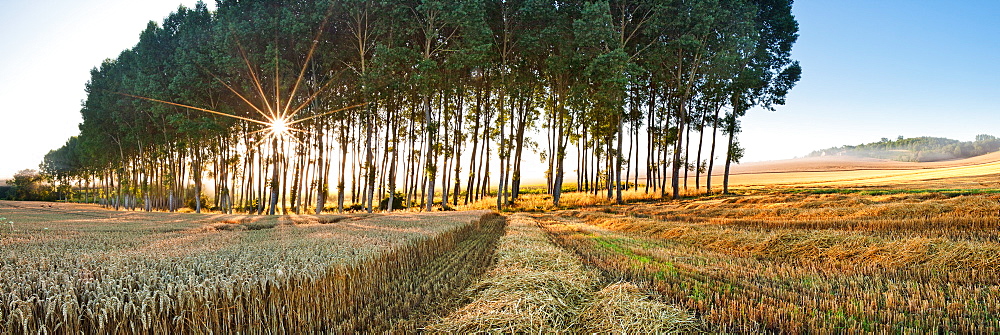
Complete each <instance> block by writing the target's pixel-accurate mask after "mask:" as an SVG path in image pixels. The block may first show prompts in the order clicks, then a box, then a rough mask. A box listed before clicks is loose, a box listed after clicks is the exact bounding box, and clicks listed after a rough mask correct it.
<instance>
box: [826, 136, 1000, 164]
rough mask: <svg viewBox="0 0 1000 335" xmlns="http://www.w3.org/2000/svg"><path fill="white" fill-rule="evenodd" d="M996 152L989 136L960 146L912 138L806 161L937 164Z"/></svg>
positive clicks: (998, 147) (998, 146)
mask: <svg viewBox="0 0 1000 335" xmlns="http://www.w3.org/2000/svg"><path fill="white" fill-rule="evenodd" d="M996 151H1000V140H998V139H997V138H996V137H995V136H992V135H977V136H976V140H975V141H970V142H962V141H958V140H952V139H948V138H942V137H927V136H923V137H913V138H903V137H902V136H900V137H899V138H897V139H896V140H889V139H888V138H882V140H881V141H879V142H872V143H865V144H859V145H845V146H841V147H833V148H829V149H823V150H817V151H813V152H812V153H810V154H809V157H824V156H852V157H865V158H877V159H888V160H895V161H900V162H937V161H945V160H953V159H962V158H969V157H976V156H981V155H985V154H988V153H992V152H996Z"/></svg>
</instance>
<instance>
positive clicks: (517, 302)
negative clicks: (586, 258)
mask: <svg viewBox="0 0 1000 335" xmlns="http://www.w3.org/2000/svg"><path fill="white" fill-rule="evenodd" d="M604 281H605V280H604V279H603V278H602V277H601V275H600V274H599V273H595V272H594V271H593V270H591V269H588V268H586V267H585V266H584V264H583V263H582V262H581V261H580V259H578V258H577V257H575V256H574V255H573V254H571V253H569V252H567V251H565V250H562V249H560V248H559V247H557V246H554V245H553V244H552V243H551V242H550V241H549V240H548V238H546V236H545V234H544V233H543V232H542V231H541V230H540V229H539V227H538V223H537V222H536V221H535V220H533V219H531V218H529V217H527V216H526V215H524V214H515V215H513V216H512V217H511V220H510V224H509V225H508V227H507V233H506V235H504V236H503V237H502V238H501V239H500V245H499V247H498V249H497V264H496V267H494V268H493V269H492V270H490V271H489V272H488V273H486V274H485V275H484V276H483V279H482V280H480V281H479V282H478V283H476V284H475V285H473V286H472V287H471V288H470V289H469V291H468V293H467V295H468V296H470V298H472V302H471V303H469V304H468V305H466V306H465V307H462V308H461V309H459V310H457V311H455V312H454V313H451V314H450V315H448V316H446V317H443V318H441V319H440V320H438V321H437V322H435V323H432V324H431V325H430V326H429V327H428V328H427V330H429V331H431V332H435V333H506V334H510V333H527V334H543V333H620V334H642V333H660V334H662V333H679V332H690V331H694V330H697V329H698V328H697V323H696V322H695V319H694V317H693V316H692V315H691V314H690V313H688V312H687V311H685V310H683V309H680V308H677V307H674V306H670V305H668V304H665V303H663V302H662V301H660V300H658V299H659V298H660V297H659V296H658V295H656V294H655V293H652V292H649V289H648V288H646V287H643V288H640V287H638V286H636V284H633V283H630V282H617V283H612V284H611V285H606V284H604V283H603V282H604ZM602 287H603V288H602ZM651 293H652V296H651Z"/></svg>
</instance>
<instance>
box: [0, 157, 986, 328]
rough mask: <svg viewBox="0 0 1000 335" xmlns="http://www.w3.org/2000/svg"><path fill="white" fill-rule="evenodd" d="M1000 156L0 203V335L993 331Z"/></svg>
mask: <svg viewBox="0 0 1000 335" xmlns="http://www.w3.org/2000/svg"><path fill="white" fill-rule="evenodd" d="M992 164H995V163H993V162H984V163H982V164H979V165H976V164H970V165H966V166H926V167H925V168H919V169H914V168H908V169H895V168H893V169H867V170H861V169H855V170H850V169H847V170H843V169H832V168H831V169H828V170H826V171H817V170H821V169H816V168H814V169H813V170H811V172H803V171H789V170H787V169H786V170H785V171H766V172H763V173H760V174H758V176H765V177H766V178H765V177H761V178H760V179H757V180H756V181H754V180H753V179H752V178H749V177H750V176H752V174H739V175H737V177H738V178H744V179H738V178H737V179H736V180H737V181H739V182H738V183H735V184H736V186H737V188H736V189H735V191H736V192H735V194H734V195H728V196H721V195H715V196H691V197H688V198H686V199H685V200H681V201H673V202H671V201H661V200H658V199H649V198H648V197H643V196H641V195H636V194H632V195H631V196H630V198H631V199H633V202H632V203H630V204H627V205H613V204H607V203H602V202H601V201H591V200H592V198H590V197H585V196H579V195H569V196H568V198H567V199H568V200H573V199H574V198H573V197H574V196H575V197H578V198H579V199H577V200H575V202H574V201H570V203H575V204H578V205H577V206H576V207H573V208H561V209H554V208H550V209H547V210H537V208H536V207H533V206H534V203H536V202H538V200H537V199H532V198H531V197H525V199H524V200H523V204H524V206H521V207H520V208H522V209H531V211H529V212H525V213H503V215H497V214H496V213H494V212H492V211H458V212H436V213H400V214H344V215H323V216H239V215H195V214H178V213H138V212H114V211H107V210H103V209H100V208H98V207H95V206H91V205H75V204H53V203H36V202H0V217H6V218H8V219H9V221H13V222H14V223H13V224H6V223H5V224H4V225H2V226H0V246H2V249H0V292H3V295H2V296H0V320H2V321H3V322H2V323H0V333H39V332H43V333H46V332H47V333H88V334H97V333H102V334H104V333H120V334H126V333H150V332H155V333H162V332H172V333H177V332H183V333H204V332H215V333H220V332H221V333H234V332H242V333H257V332H271V333H303V332H328V333H351V332H363V333H371V332H402V333H412V332H432V333H455V332H461V333H468V332H493V333H519V332H528V333H580V332H586V333H607V332H615V333H622V332H625V333H640V332H641V333H692V332H709V333H758V332H766V333H871V332H879V333H888V332H891V333H928V332H951V333H995V332H998V331H1000V285H998V281H1000V280H998V278H1000V270H998V269H1000V229H998V228H1000V191H998V190H997V189H996V188H993V187H994V185H996V182H995V181H994V180H995V179H994V175H993V174H992V173H993V172H992V171H990V169H989V166H992ZM803 174H811V175H807V176H808V178H809V179H808V180H809V183H805V184H804V185H799V184H797V183H796V182H780V181H781V179H782V177H783V176H784V177H788V178H789V179H788V180H797V179H796V178H799V177H801V176H803ZM876 174H878V175H876ZM914 174H920V175H921V176H924V177H927V176H929V178H928V179H921V178H923V177H914ZM858 175H865V177H863V178H862V177H858ZM792 185H795V186H794V187H792ZM921 186H925V187H921ZM587 199H590V200H587Z"/></svg>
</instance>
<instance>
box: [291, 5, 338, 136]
mask: <svg viewBox="0 0 1000 335" xmlns="http://www.w3.org/2000/svg"><path fill="white" fill-rule="evenodd" d="M331 14H333V3H331V4H330V6H329V7H327V9H326V14H325V16H323V22H321V23H320V26H319V30H318V31H317V32H316V36H315V37H313V40H312V45H311V46H310V47H309V53H307V54H306V61H305V62H303V63H302V70H300V71H299V78H298V79H296V80H295V85H292V91H291V93H289V94H288V102H287V103H286V104H285V109H284V111H285V112H288V111H289V108H291V107H292V98H293V97H295V93H296V92H298V90H299V84H301V83H302V78H304V77H305V75H306V67H308V66H309V61H311V60H312V57H313V53H314V52H315V51H316V46H317V45H319V38H320V37H321V36H323V30H324V28H326V24H327V22H328V21H329V20H330V15H331ZM324 86H325V85H324ZM310 100H312V99H310ZM299 109H301V108H297V109H296V110H295V112H291V113H288V114H287V115H286V114H282V116H283V117H288V116H291V115H294V114H295V113H298V111H299Z"/></svg>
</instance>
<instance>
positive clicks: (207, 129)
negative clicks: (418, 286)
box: [41, 0, 801, 214]
mask: <svg viewBox="0 0 1000 335" xmlns="http://www.w3.org/2000/svg"><path fill="white" fill-rule="evenodd" d="M791 5H792V1H791V0H596V1H594V0H590V1H576V0H506V1H504V0H217V1H216V9H215V10H214V11H211V10H209V9H208V8H207V6H206V5H205V4H203V3H199V4H197V5H196V6H195V7H194V8H191V9H189V8H185V7H180V8H179V9H178V10H177V11H176V12H174V13H171V14H170V15H169V16H168V17H166V18H165V19H164V21H163V23H162V24H157V23H155V22H150V23H149V25H148V27H147V28H146V29H145V30H144V31H143V32H142V33H141V35H140V36H139V42H138V43H137V44H136V45H135V47H133V48H131V49H128V50H125V51H123V52H122V53H121V54H120V55H118V57H117V58H115V59H109V60H107V61H105V62H104V63H103V64H101V65H100V67H98V68H95V69H93V70H92V71H91V79H90V81H89V82H88V83H87V86H86V90H87V93H88V96H87V99H86V100H85V102H84V103H83V107H82V111H81V113H82V115H83V119H84V121H83V123H82V124H81V125H80V134H79V135H78V136H76V137H73V138H71V139H70V140H69V141H68V142H67V143H66V145H65V146H64V147H62V148H59V149H57V150H53V151H51V152H50V153H49V154H48V155H47V156H46V157H45V161H44V162H43V163H42V166H41V167H42V170H43V171H44V172H45V173H46V174H48V175H49V176H50V177H51V178H52V179H53V180H55V181H56V182H57V183H61V184H70V185H76V186H74V189H76V190H82V191H78V192H79V194H77V195H76V197H77V198H78V199H79V200H84V201H91V202H101V203H103V204H105V205H107V206H113V207H115V208H123V207H124V208H128V209H145V210H170V211H173V210H177V209H179V208H181V207H187V206H189V207H191V208H193V209H194V210H196V211H199V212H200V211H201V210H202V209H203V208H212V209H215V210H218V211H222V212H227V213H229V212H245V213H268V214H274V213H276V212H285V213H303V212H315V213H320V212H321V211H324V210H345V209H348V210H349V209H352V208H353V209H355V210H357V209H365V210H368V211H372V210H378V209H379V207H380V205H381V207H382V209H388V210H392V209H394V208H393V207H396V208H398V207H401V206H403V205H410V206H420V207H422V208H426V209H427V210H430V209H431V208H432V206H433V205H438V204H440V205H442V206H444V207H447V206H448V204H451V205H457V204H460V203H468V202H474V201H477V200H480V199H481V198H483V197H486V196H493V195H496V198H497V199H496V201H497V203H496V204H497V206H498V207H503V206H505V205H508V204H511V203H512V202H513V201H514V200H516V199H517V198H518V196H519V193H520V192H521V188H522V185H521V183H522V178H523V176H524V175H526V174H528V173H531V174H534V175H535V176H538V177H540V175H541V174H542V173H544V174H545V176H544V177H545V179H546V181H547V189H548V192H549V194H551V195H552V202H553V203H554V205H556V206H558V205H559V203H560V196H561V194H562V192H564V188H566V190H572V189H573V186H572V185H570V184H571V183H567V184H566V186H564V181H565V179H566V175H567V170H572V169H573V168H574V167H573V165H574V163H575V170H576V175H577V176H578V177H577V180H576V185H575V189H576V190H581V191H589V192H594V193H597V192H604V191H606V192H607V196H608V197H609V198H611V197H615V198H617V200H618V201H619V202H620V201H621V200H622V195H621V192H622V189H625V188H628V187H644V190H645V191H646V192H660V193H661V194H662V195H664V196H669V197H673V198H677V197H679V196H680V194H681V193H680V192H681V188H682V187H687V186H688V178H687V177H688V173H689V172H693V174H694V175H695V187H696V188H698V189H699V190H700V189H701V187H702V185H703V184H704V187H705V190H706V191H707V192H712V190H713V185H712V180H711V177H712V175H713V173H716V174H717V173H718V169H719V167H716V166H715V162H716V160H717V159H716V158H719V159H721V160H723V161H724V165H725V167H724V169H725V176H726V177H725V178H726V180H728V171H729V167H730V164H731V163H732V162H734V161H738V159H739V158H740V156H741V155H742V149H741V148H740V146H739V144H738V141H737V137H736V135H737V134H738V133H739V131H740V129H739V118H740V117H741V116H743V115H744V114H745V113H746V112H747V111H748V110H750V109H752V108H761V107H763V108H764V109H771V108H773V106H775V105H780V104H783V103H784V99H785V96H786V94H787V93H788V91H789V89H791V87H792V86H793V85H794V84H795V83H796V82H797V81H798V79H799V76H800V73H801V69H800V67H799V65H798V63H797V62H795V61H793V60H792V59H791V58H790V51H791V48H792V45H793V43H794V42H795V40H796V38H797V36H798V35H797V30H798V24H797V23H796V21H795V19H794V17H793V16H792V14H791ZM352 106H353V108H345V107H352ZM282 116H284V117H286V119H287V121H288V123H290V124H289V127H290V128H292V129H291V130H290V131H287V132H278V133H276V132H275V131H274V129H273V127H272V128H269V127H268V125H266V124H262V122H263V123H269V120H273V119H274V118H281V117H282ZM720 133H721V134H722V135H728V136H724V140H722V141H719V142H722V143H718V144H717V143H716V142H717V138H718V137H720ZM533 137H534V138H533ZM709 141H710V142H709ZM717 148H718V151H717ZM703 149H705V150H704V151H706V152H703ZM525 151H529V152H537V153H539V154H540V155H539V156H540V157H541V158H542V160H543V162H542V165H543V166H544V169H545V171H527V170H525V169H522V164H521V162H522V160H523V159H522V156H523V155H524V154H525ZM571 151H574V152H573V153H575V155H574V156H575V161H576V162H568V160H569V159H568V157H569V156H568V153H571ZM723 157H724V158H723ZM692 160H693V161H694V162H693V163H692ZM568 165H569V166H568ZM713 169H714V170H715V171H714V172H713ZM532 170H538V169H532ZM623 172H624V177H623V175H622V174H623ZM703 173H704V175H705V177H704V178H702V174H703ZM640 175H641V176H642V178H641V179H640ZM682 179H683V182H681V180H682ZM682 183H683V185H682ZM724 184H726V182H724ZM640 185H642V186H640ZM725 187H728V184H726V185H725ZM725 190H727V189H725ZM334 197H335V200H334ZM348 201H349V203H348Z"/></svg>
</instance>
